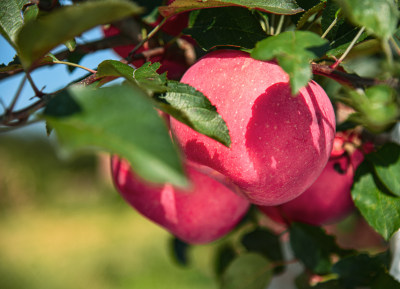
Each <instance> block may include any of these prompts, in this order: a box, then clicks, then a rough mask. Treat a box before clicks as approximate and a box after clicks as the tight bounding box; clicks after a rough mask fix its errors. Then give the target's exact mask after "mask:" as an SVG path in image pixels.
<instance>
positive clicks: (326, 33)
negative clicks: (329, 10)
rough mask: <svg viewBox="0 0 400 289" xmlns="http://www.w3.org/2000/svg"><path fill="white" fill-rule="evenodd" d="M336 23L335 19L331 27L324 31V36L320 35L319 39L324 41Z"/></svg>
mask: <svg viewBox="0 0 400 289" xmlns="http://www.w3.org/2000/svg"><path fill="white" fill-rule="evenodd" d="M337 22H338V18H337V17H336V18H335V19H334V20H333V21H332V23H331V25H329V27H328V28H327V29H326V30H325V32H324V34H322V36H321V38H322V39H324V38H325V37H326V35H328V33H329V31H331V30H332V28H333V27H335V25H336V23H337Z"/></svg>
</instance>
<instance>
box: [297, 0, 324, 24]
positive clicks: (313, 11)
mask: <svg viewBox="0 0 400 289" xmlns="http://www.w3.org/2000/svg"><path fill="white" fill-rule="evenodd" d="M325 6H326V3H325V2H319V3H318V4H316V5H315V6H314V7H312V8H310V9H309V10H307V11H306V12H304V13H303V15H302V16H301V18H300V19H299V21H298V22H297V24H296V28H297V29H300V28H302V27H303V26H304V25H305V24H306V23H307V21H308V19H310V17H311V16H312V15H314V14H316V13H318V12H320V11H321V10H323V9H324V8H325Z"/></svg>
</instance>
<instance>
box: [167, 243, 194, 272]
mask: <svg viewBox="0 0 400 289" xmlns="http://www.w3.org/2000/svg"><path fill="white" fill-rule="evenodd" d="M170 245H171V253H172V257H173V258H174V260H175V261H176V262H177V263H178V264H179V265H182V266H188V265H189V263H190V262H189V256H188V250H189V248H190V245H189V244H187V243H185V242H183V241H182V240H180V239H178V238H176V237H173V238H172V240H171V244H170Z"/></svg>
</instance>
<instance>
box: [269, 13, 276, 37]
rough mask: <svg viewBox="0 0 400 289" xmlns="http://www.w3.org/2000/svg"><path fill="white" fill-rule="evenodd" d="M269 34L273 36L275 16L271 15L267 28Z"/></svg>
mask: <svg viewBox="0 0 400 289" xmlns="http://www.w3.org/2000/svg"><path fill="white" fill-rule="evenodd" d="M269 34H271V35H275V14H272V15H271V24H270V27H269Z"/></svg>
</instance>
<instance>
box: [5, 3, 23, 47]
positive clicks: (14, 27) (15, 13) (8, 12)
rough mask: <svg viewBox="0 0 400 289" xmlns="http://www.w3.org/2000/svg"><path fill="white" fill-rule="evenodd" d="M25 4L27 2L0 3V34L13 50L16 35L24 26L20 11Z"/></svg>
mask: <svg viewBox="0 0 400 289" xmlns="http://www.w3.org/2000/svg"><path fill="white" fill-rule="evenodd" d="M27 2H28V0H3V1H0V32H1V35H3V36H4V38H5V39H7V41H8V42H9V43H10V44H11V45H12V46H14V48H15V47H16V46H15V41H16V36H17V33H18V31H19V30H20V29H21V27H22V25H23V24H24V19H23V18H22V14H21V9H22V7H23V6H24V4H26V3H27Z"/></svg>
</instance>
